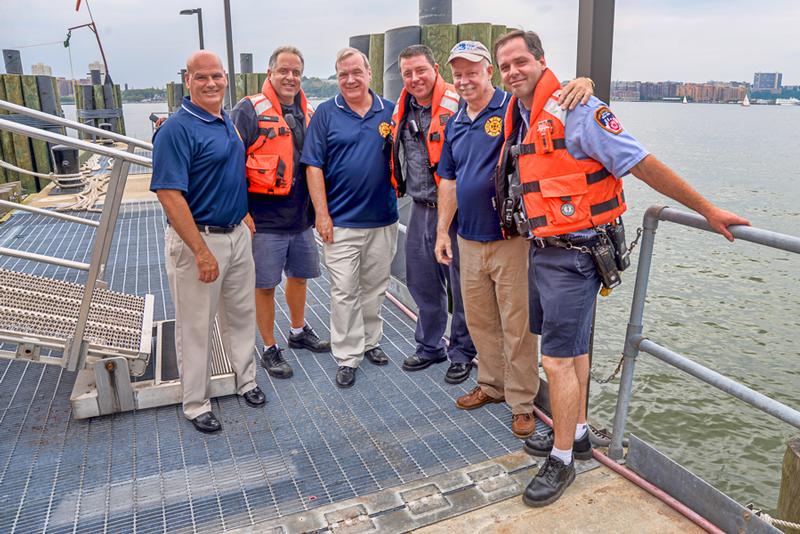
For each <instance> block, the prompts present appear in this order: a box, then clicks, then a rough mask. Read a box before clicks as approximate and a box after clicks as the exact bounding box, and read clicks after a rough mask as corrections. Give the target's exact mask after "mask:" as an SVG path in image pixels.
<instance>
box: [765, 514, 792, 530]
mask: <svg viewBox="0 0 800 534" xmlns="http://www.w3.org/2000/svg"><path fill="white" fill-rule="evenodd" d="M758 517H760V518H761V519H763V520H764V521H766V522H767V523H769V524H770V525H776V526H779V527H783V528H790V529H792V530H797V531H800V523H792V522H791V521H784V520H783V519H776V518H774V517H772V516H771V515H769V514H768V513H767V512H761V513H760V514H758Z"/></svg>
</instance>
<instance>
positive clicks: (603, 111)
mask: <svg viewBox="0 0 800 534" xmlns="http://www.w3.org/2000/svg"><path fill="white" fill-rule="evenodd" d="M594 120H595V122H597V124H599V125H600V127H601V128H602V129H604V130H605V131H607V132H611V133H612V134H614V135H618V134H620V133H622V125H621V124H620V123H619V121H618V120H617V117H616V116H614V114H613V113H611V110H610V109H608V108H607V107H606V106H603V107H601V108H598V109H597V111H595V112H594Z"/></svg>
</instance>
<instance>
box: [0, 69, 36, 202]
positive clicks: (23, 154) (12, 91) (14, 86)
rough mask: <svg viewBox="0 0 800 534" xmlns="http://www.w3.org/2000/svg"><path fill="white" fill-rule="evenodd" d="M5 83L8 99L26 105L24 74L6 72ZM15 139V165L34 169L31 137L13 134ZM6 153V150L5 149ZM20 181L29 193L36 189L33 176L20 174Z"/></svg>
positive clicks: (13, 102)
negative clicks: (23, 89) (23, 91)
mask: <svg viewBox="0 0 800 534" xmlns="http://www.w3.org/2000/svg"><path fill="white" fill-rule="evenodd" d="M3 84H4V85H5V88H6V100H8V101H9V102H11V103H12V104H17V105H20V106H24V105H25V99H24V97H23V95H22V75H20V74H4V75H3ZM11 137H12V138H13V140H14V149H13V150H14V158H15V159H16V163H15V165H16V166H17V167H19V168H21V169H25V170H27V171H33V157H32V155H31V146H30V139H28V137H26V136H24V135H19V134H11ZM3 153H4V154H5V150H4V151H3ZM19 181H20V182H22V188H23V189H24V190H26V191H28V192H29V193H33V192H35V191H36V182H35V181H34V179H33V177H32V176H28V175H27V174H22V175H20V176H19Z"/></svg>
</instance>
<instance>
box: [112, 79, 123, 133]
mask: <svg viewBox="0 0 800 534" xmlns="http://www.w3.org/2000/svg"><path fill="white" fill-rule="evenodd" d="M114 107H115V108H117V109H120V110H122V111H123V112H124V110H125V108H124V106H123V105H122V92H121V91H120V88H119V85H115V86H114ZM117 124H118V127H119V133H121V134H122V135H126V134H125V115H124V113H123V116H122V117H120V118H119V119H118V122H117Z"/></svg>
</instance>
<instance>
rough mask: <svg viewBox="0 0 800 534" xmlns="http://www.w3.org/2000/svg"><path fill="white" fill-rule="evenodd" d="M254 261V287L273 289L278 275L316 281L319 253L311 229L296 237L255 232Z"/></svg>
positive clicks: (279, 277)
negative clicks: (314, 279)
mask: <svg viewBox="0 0 800 534" xmlns="http://www.w3.org/2000/svg"><path fill="white" fill-rule="evenodd" d="M253 259H254V260H255V263H256V287H258V288H262V289H272V288H273V287H277V285H278V284H280V283H281V273H282V272H285V273H286V276H288V277H289V278H306V279H307V278H316V277H318V276H319V275H320V271H319V250H318V249H317V243H316V242H315V241H314V230H312V229H311V228H308V229H306V230H304V231H302V232H299V233H296V234H271V233H268V232H256V233H255V235H254V236H253Z"/></svg>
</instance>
